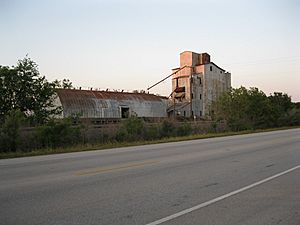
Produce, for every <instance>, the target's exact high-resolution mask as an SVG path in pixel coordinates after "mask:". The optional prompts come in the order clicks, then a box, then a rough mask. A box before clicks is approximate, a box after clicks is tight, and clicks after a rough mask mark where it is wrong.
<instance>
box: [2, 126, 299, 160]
mask: <svg viewBox="0 0 300 225" xmlns="http://www.w3.org/2000/svg"><path fill="white" fill-rule="evenodd" d="M293 128H298V127H280V128H271V129H260V130H245V131H238V132H222V133H206V134H195V135H189V136H181V137H170V138H163V139H159V140H153V141H134V142H111V143H106V144H85V145H76V146H70V147H65V148H46V149H37V150H32V151H28V152H21V151H17V152H2V153H0V159H7V158H17V157H27V156H37V155H50V154H58V153H70V152H81V151H91V150H104V149H111V148H120V147H130V146H139V145H148V144H159V143H167V142H178V141H188V140H196V139H205V138H214V137H224V136H233V135H242V134H250V133H259V132H270V131H276V130H286V129H293Z"/></svg>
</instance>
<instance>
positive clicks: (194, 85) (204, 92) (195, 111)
mask: <svg viewBox="0 0 300 225" xmlns="http://www.w3.org/2000/svg"><path fill="white" fill-rule="evenodd" d="M172 71H173V76H172V94H171V96H172V103H171V105H170V106H169V107H168V114H169V115H180V116H183V117H198V118H204V117H207V116H209V114H210V106H211V104H212V102H213V101H216V100H217V98H218V97H219V96H220V95H221V94H222V93H223V92H224V91H227V90H229V89H230V87H231V74H230V73H229V72H226V71H225V70H224V69H222V68H220V67H219V66H217V65H216V64H215V63H213V62H211V60H210V55H209V54H207V53H201V54H198V53H195V52H191V51H185V52H182V53H181V54H180V67H179V68H175V69H173V70H172Z"/></svg>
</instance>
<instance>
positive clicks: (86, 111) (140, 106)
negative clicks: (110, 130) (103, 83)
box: [57, 89, 167, 118]
mask: <svg viewBox="0 0 300 225" xmlns="http://www.w3.org/2000/svg"><path fill="white" fill-rule="evenodd" d="M57 95H58V98H59V101H60V104H61V106H62V108H63V116H64V117H68V116H72V115H74V114H78V115H80V116H81V117H82V118H121V108H122V107H125V108H129V113H130V115H136V116H138V117H166V116H167V112H166V109H167V103H166V101H165V100H164V98H162V97H159V96H156V95H152V94H145V93H122V92H106V91H90V90H72V89H58V90H57Z"/></svg>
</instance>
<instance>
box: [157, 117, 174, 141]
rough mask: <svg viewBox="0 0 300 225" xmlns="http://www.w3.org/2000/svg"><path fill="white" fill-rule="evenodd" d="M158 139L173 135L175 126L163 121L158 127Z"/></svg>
mask: <svg viewBox="0 0 300 225" xmlns="http://www.w3.org/2000/svg"><path fill="white" fill-rule="evenodd" d="M159 133H160V137H171V136H174V135H175V126H174V124H173V123H172V122H170V121H168V120H164V121H163V122H162V124H161V126H160V132H159Z"/></svg>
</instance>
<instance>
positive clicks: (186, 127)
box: [177, 123, 192, 136]
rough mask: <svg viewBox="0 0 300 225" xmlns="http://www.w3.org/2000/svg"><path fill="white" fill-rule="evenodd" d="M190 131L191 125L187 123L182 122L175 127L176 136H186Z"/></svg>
mask: <svg viewBox="0 0 300 225" xmlns="http://www.w3.org/2000/svg"><path fill="white" fill-rule="evenodd" d="M191 133H192V127H191V124H189V123H184V124H182V125H181V126H180V127H178V128H177V135H178V136H187V135H190V134H191Z"/></svg>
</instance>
